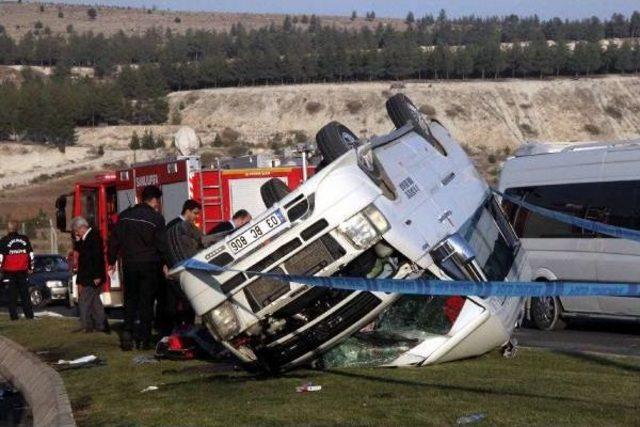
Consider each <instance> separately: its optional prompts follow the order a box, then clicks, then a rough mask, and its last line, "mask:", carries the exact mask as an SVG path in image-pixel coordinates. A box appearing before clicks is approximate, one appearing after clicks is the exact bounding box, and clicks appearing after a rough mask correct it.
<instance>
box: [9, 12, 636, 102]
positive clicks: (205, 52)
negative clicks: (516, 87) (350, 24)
mask: <svg viewBox="0 0 640 427" xmlns="http://www.w3.org/2000/svg"><path fill="white" fill-rule="evenodd" d="M374 16H375V14H372V13H369V14H368V16H367V18H364V19H372V17H373V19H375V18H374ZM354 19H356V18H354ZM407 22H408V24H409V25H408V26H407V29H406V30H402V31H399V30H394V29H393V28H392V27H391V26H388V25H382V24H380V25H379V26H378V27H377V28H376V29H371V28H370V27H368V26H366V27H363V28H362V29H360V30H357V31H356V30H347V29H342V28H337V27H335V26H331V27H330V26H323V25H322V23H321V20H320V18H318V17H316V16H311V18H310V19H308V20H307V22H306V23H304V24H303V23H301V21H299V20H298V21H297V20H296V19H292V18H291V17H289V16H287V17H286V18H285V19H284V21H283V23H282V25H279V26H276V25H274V24H272V25H270V26H269V27H265V28H260V29H253V30H250V31H248V30H246V29H245V28H244V26H243V25H242V24H241V23H239V24H236V25H233V26H232V28H231V30H230V31H229V32H215V31H200V30H187V31H186V32H185V33H184V34H175V33H172V32H171V31H164V32H163V31H161V30H160V29H150V30H148V31H146V32H145V33H144V34H142V35H131V36H127V35H126V34H125V33H124V32H119V33H116V34H114V35H113V36H111V37H105V36H104V35H102V34H94V33H92V32H88V33H84V34H77V33H75V32H74V31H73V30H72V29H71V30H70V33H69V34H67V35H66V36H62V35H52V34H51V33H50V32H47V31H42V32H39V33H38V34H35V32H30V33H27V34H26V35H25V36H24V37H23V38H22V39H20V40H19V41H15V40H13V39H11V38H10V37H9V36H8V35H6V34H0V64H25V65H48V66H56V67H57V68H58V69H59V72H60V73H65V72H66V73H68V70H69V69H70V67H72V66H89V67H94V69H95V70H96V74H97V76H98V77H105V76H115V75H118V74H119V73H120V72H121V71H122V67H123V66H127V65H133V66H139V65H141V64H156V66H157V67H158V68H159V70H160V73H161V74H162V77H163V79H164V85H165V86H166V87H167V88H168V89H171V90H181V89H194V88H203V87H216V86H234V85H246V84H264V83H287V82H293V83H297V82H318V81H344V80H377V79H400V78H419V79H420V78H453V77H455V78H467V77H486V76H493V77H500V76H524V77H526V76H536V75H540V76H544V75H549V74H558V75H573V74H591V73H610V72H631V71H637V70H638V68H640V47H639V46H638V38H639V37H640V12H634V13H633V14H632V15H631V16H630V17H629V18H627V17H625V16H624V15H621V14H614V15H613V16H612V17H611V19H609V20H604V21H601V20H600V19H598V18H596V17H593V18H590V19H583V20H564V21H563V20H560V19H559V18H554V19H550V20H540V19H539V18H537V17H535V16H534V17H527V18H519V17H517V16H515V15H512V16H507V17H504V18H496V17H493V18H479V17H463V18H457V19H449V18H448V17H447V16H446V13H445V12H444V11H442V12H441V13H440V15H439V16H438V17H437V18H434V17H433V16H431V15H427V16H424V17H421V18H419V19H416V18H415V17H414V16H413V14H410V15H408V16H407ZM45 30H46V28H45ZM612 37H618V38H625V39H627V41H626V42H624V43H622V44H620V45H619V46H618V45H616V44H610V45H609V47H601V46H600V45H599V44H598V43H599V42H600V40H601V39H603V38H612ZM569 42H571V44H572V45H573V44H574V43H575V49H570V48H569V45H568V43H569Z"/></svg>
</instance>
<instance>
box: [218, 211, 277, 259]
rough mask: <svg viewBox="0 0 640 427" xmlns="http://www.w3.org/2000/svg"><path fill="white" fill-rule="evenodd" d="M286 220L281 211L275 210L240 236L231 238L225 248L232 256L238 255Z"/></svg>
mask: <svg viewBox="0 0 640 427" xmlns="http://www.w3.org/2000/svg"><path fill="white" fill-rule="evenodd" d="M285 222H286V220H285V219H284V215H283V214H282V212H281V211H279V210H277V211H275V212H274V213H272V214H271V215H269V216H268V217H266V218H265V219H263V220H262V221H260V222H258V223H257V224H254V225H252V226H251V227H249V228H248V229H247V230H246V231H244V232H243V233H242V234H240V235H238V236H235V237H232V238H231V240H229V241H228V242H227V247H228V248H229V250H230V251H231V253H232V254H234V255H235V254H238V253H240V252H242V251H243V250H245V249H246V248H248V247H249V246H251V245H252V244H254V243H255V242H257V241H259V240H261V239H263V238H264V237H266V236H267V235H268V234H269V233H271V232H272V231H273V230H275V229H276V228H279V227H280V226H282V225H283V224H285Z"/></svg>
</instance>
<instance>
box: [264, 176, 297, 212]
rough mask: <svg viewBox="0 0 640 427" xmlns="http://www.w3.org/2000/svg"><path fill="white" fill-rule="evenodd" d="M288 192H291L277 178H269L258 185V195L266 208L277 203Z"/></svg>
mask: <svg viewBox="0 0 640 427" xmlns="http://www.w3.org/2000/svg"><path fill="white" fill-rule="evenodd" d="M289 193H291V190H290V189H289V187H287V184H285V183H284V182H283V181H282V180H281V179H278V178H271V179H270V180H269V181H267V182H265V183H264V184H262V187H260V196H261V197H262V201H263V202H264V204H265V206H266V207H267V209H269V208H270V207H271V206H273V205H275V204H276V203H278V202H279V201H280V200H282V199H283V198H284V197H285V196H286V195H287V194H289Z"/></svg>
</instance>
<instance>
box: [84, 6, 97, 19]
mask: <svg viewBox="0 0 640 427" xmlns="http://www.w3.org/2000/svg"><path fill="white" fill-rule="evenodd" d="M87 16H88V17H89V19H91V20H92V21H93V20H94V19H96V17H97V16H98V11H97V10H96V9H95V8H93V7H91V8H89V9H88V10H87Z"/></svg>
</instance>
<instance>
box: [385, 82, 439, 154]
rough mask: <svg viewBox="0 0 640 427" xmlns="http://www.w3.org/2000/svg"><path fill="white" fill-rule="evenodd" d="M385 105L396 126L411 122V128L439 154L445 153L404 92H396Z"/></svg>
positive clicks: (423, 117)
mask: <svg viewBox="0 0 640 427" xmlns="http://www.w3.org/2000/svg"><path fill="white" fill-rule="evenodd" d="M385 106H386V107H387V115H388V116H389V118H390V119H391V121H392V122H393V124H394V126H395V127H396V128H401V127H402V126H404V125H406V124H407V123H411V124H412V125H413V129H414V130H415V131H416V132H417V133H418V134H420V135H421V136H422V137H423V138H424V139H426V140H427V141H429V143H430V144H431V145H433V147H434V148H435V149H436V150H438V152H439V153H440V154H442V155H443V156H446V155H447V152H446V151H445V149H444V147H443V146H442V144H440V142H439V141H438V140H437V139H436V138H435V137H434V136H433V135H432V134H431V131H430V130H429V123H428V122H427V120H426V119H425V116H424V114H422V113H421V112H420V110H419V109H418V107H416V106H415V104H414V103H413V102H411V100H410V99H409V98H408V97H407V96H406V95H405V94H403V93H398V94H396V95H393V96H392V97H391V98H389V99H387V102H386V103H385Z"/></svg>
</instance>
